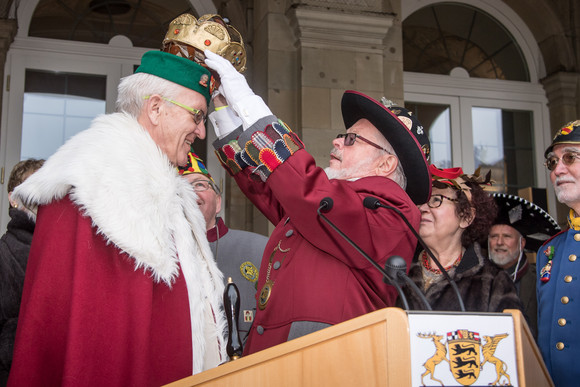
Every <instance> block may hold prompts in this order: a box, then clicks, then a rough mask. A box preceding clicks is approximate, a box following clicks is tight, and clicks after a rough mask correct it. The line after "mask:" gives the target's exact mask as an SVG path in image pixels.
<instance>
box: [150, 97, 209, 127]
mask: <svg viewBox="0 0 580 387" xmlns="http://www.w3.org/2000/svg"><path fill="white" fill-rule="evenodd" d="M159 97H160V98H161V99H162V100H164V101H167V102H169V103H172V104H174V105H176V106H179V107H180V108H182V109H185V110H187V111H188V112H190V113H191V115H192V116H193V122H195V123H196V124H197V125H199V124H200V123H201V122H202V121H203V124H204V125H205V124H206V122H207V115H206V114H205V113H204V112H203V111H202V110H200V109H196V108H194V107H191V106H187V105H185V104H183V103H181V102H178V101H175V100H172V99H171V98H167V97H163V96H159ZM149 98H151V96H150V95H146V96H144V97H143V99H149ZM200 117H201V118H200Z"/></svg>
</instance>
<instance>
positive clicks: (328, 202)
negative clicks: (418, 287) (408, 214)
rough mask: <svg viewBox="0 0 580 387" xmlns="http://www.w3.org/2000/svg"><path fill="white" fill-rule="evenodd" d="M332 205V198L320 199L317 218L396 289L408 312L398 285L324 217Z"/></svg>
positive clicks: (404, 298)
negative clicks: (324, 213)
mask: <svg viewBox="0 0 580 387" xmlns="http://www.w3.org/2000/svg"><path fill="white" fill-rule="evenodd" d="M333 205H334V201H333V200H332V198H329V197H325V198H324V199H322V200H321V201H320V204H319V207H318V210H317V211H316V212H317V213H318V216H320V217H321V218H322V220H324V221H325V222H326V223H327V224H328V225H329V226H330V227H332V229H333V230H334V231H336V232H337V233H338V235H340V236H341V237H342V238H343V239H344V240H345V241H347V242H348V243H349V244H350V245H351V246H352V247H354V248H355V250H356V251H358V252H359V253H360V255H362V256H363V257H365V258H366V260H367V261H369V262H370V263H371V264H372V265H373V266H374V267H375V268H376V269H377V270H378V271H379V272H380V273H381V274H382V275H383V281H385V280H387V281H388V282H386V281H385V282H386V283H389V284H390V285H393V286H394V287H395V289H397V293H399V297H400V298H401V302H402V303H403V307H404V308H405V310H409V302H407V297H405V294H404V293H403V290H402V289H401V287H400V286H399V284H398V283H397V282H396V281H392V280H391V278H390V277H389V275H388V274H387V272H386V271H385V270H384V269H383V268H382V267H381V266H380V265H379V264H378V263H376V262H375V261H374V260H373V259H372V258H371V257H370V256H369V255H368V254H367V253H365V252H364V251H363V250H362V249H361V248H360V247H358V245H357V244H356V243H354V242H353V241H352V239H350V238H349V237H348V236H346V234H345V233H343V232H342V231H341V230H340V229H339V228H338V227H336V226H335V225H334V223H332V222H331V221H330V219H328V218H327V217H326V216H325V215H323V214H322V213H323V212H328V211H330V210H331V209H332V206H333Z"/></svg>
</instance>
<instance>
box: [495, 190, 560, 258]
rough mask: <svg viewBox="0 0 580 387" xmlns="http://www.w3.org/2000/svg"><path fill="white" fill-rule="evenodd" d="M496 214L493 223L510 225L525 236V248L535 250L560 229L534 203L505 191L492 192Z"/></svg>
mask: <svg viewBox="0 0 580 387" xmlns="http://www.w3.org/2000/svg"><path fill="white" fill-rule="evenodd" d="M492 196H493V198H494V200H495V202H496V203H497V207H498V215H497V218H496V219H495V221H494V222H493V224H507V225H508V226H512V227H513V228H515V229H516V230H518V232H519V233H520V234H522V236H523V237H524V238H526V250H530V251H534V252H535V251H537V250H538V249H539V248H540V246H542V244H543V243H544V242H545V241H546V240H547V239H549V238H550V237H551V236H553V235H554V234H556V233H557V232H559V231H560V226H559V225H558V223H557V222H556V221H555V220H554V218H552V217H551V216H550V214H548V213H547V212H546V211H544V210H543V209H542V208H540V207H538V206H537V205H535V204H534V203H531V202H529V201H527V200H526V199H524V198H521V197H519V196H515V195H508V194H505V193H497V192H496V193H494V194H493V195H492Z"/></svg>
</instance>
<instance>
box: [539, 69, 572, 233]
mask: <svg viewBox="0 0 580 387" xmlns="http://www.w3.org/2000/svg"><path fill="white" fill-rule="evenodd" d="M542 84H543V85H544V89H545V90H546V97H547V98H548V109H549V111H550V128H549V129H546V130H550V137H553V136H554V134H556V132H557V131H558V129H560V128H561V127H562V126H564V125H565V124H566V123H568V122H570V121H574V120H577V119H580V111H579V106H580V74H579V73H565V72H559V73H555V74H552V75H550V76H548V77H546V78H544V79H543V80H542ZM548 189H549V190H551V189H552V190H553V187H552V184H551V183H549V185H548ZM569 211H570V210H569V208H568V207H567V206H565V205H563V204H561V203H560V202H557V207H556V212H557V221H558V223H559V224H560V225H561V226H562V227H566V219H567V216H568V212H569Z"/></svg>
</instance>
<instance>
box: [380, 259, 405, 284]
mask: <svg viewBox="0 0 580 387" xmlns="http://www.w3.org/2000/svg"><path fill="white" fill-rule="evenodd" d="M406 269H407V262H405V260H404V259H403V257H401V256H400V255H393V256H392V257H389V258H388V259H387V262H386V263H385V271H386V272H387V274H388V275H389V277H390V279H391V281H394V282H397V283H398V282H399V281H398V279H399V278H398V277H399V273H403V274H406V273H405V271H406ZM383 281H384V279H383ZM384 282H387V281H384ZM387 283H388V282H387Z"/></svg>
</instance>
